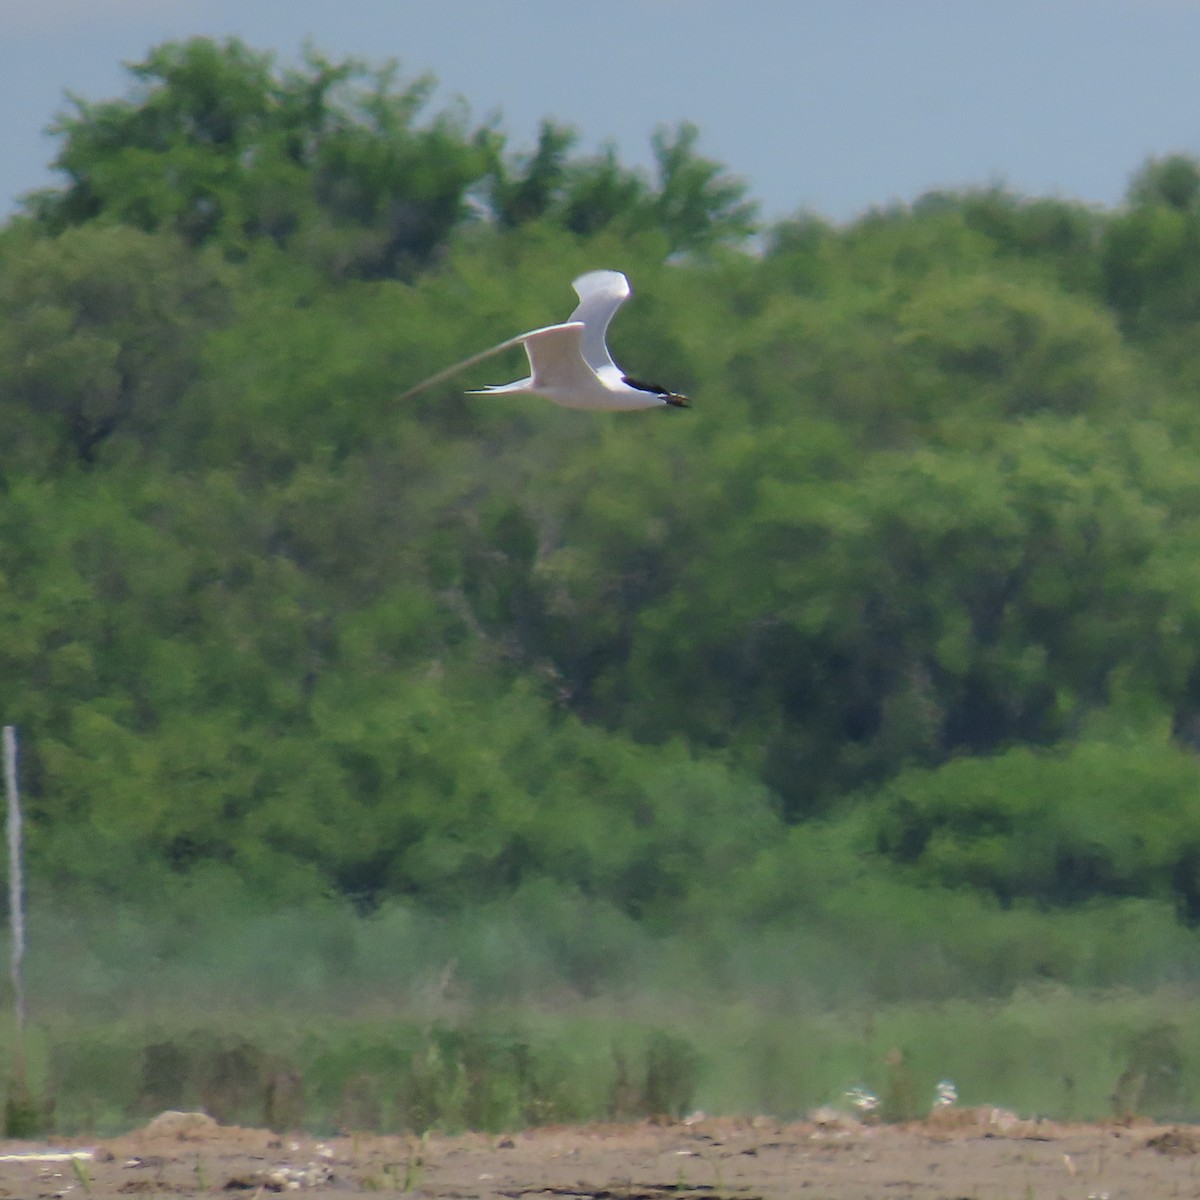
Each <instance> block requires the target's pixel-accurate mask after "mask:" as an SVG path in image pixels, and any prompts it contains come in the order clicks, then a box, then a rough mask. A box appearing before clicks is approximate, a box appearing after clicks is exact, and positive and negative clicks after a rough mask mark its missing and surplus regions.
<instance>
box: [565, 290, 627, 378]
mask: <svg viewBox="0 0 1200 1200" xmlns="http://www.w3.org/2000/svg"><path fill="white" fill-rule="evenodd" d="M571 286H572V287H573V288H574V289H575V292H576V294H577V295H578V296H579V305H578V307H577V308H576V309H575V311H574V312H573V313H572V314H571V315H570V317H569V318H568V320H569V321H582V322H583V343H582V350H583V357H584V359H585V361H586V362H587V364H588V366H589V367H591V368H592V370H593V371H600V370H601V369H602V368H604V367H612V368H613V369H614V370H617V369H618V368H617V365H616V363H614V362H613V360H612V355H610V354H609V352H608V345H607V344H606V342H605V340H604V338H605V335H606V334H607V333H608V324H609V322H610V321H611V320H612V319H613V313H615V312H616V311H617V309H618V308H620V307H621V305H622V304H624V303H625V301H626V300H628V299H629V296H630V294H631V293H630V287H629V280H628V279H626V278H625V276H624V275H622V274H621V272H620V271H589V272H588V273H587V274H586V275H580V276H579V278H578V279H576V280H574V281H573V282H572V284H571Z"/></svg>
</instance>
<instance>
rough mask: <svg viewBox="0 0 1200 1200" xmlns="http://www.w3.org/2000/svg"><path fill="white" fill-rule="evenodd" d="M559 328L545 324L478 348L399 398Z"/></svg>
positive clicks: (423, 380) (429, 386) (413, 393)
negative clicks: (483, 347) (487, 346)
mask: <svg viewBox="0 0 1200 1200" xmlns="http://www.w3.org/2000/svg"><path fill="white" fill-rule="evenodd" d="M559 328H561V326H558V325H547V326H546V327H545V328H544V329H533V330H530V332H529V333H518V334H517V336H516V337H510V338H508V339H507V340H506V341H503V342H500V343H498V344H497V345H495V346H492V347H490V348H489V349H487V350H480V351H479V353H478V354H472V355H471V357H470V358H464V359H463V360H462V362H456V363H455V364H454V365H453V366H452V367H444V368H443V369H442V370H440V371H439V372H438V373H437V374H436V375H430V376H429V378H428V379H422V380H421V382H420V383H418V384H416V385H415V386H414V387H410V388H409V389H408V391H407V392H404V393H402V394H401V396H400V399H401V400H407V399H408V398H409V397H410V396H415V395H416V394H417V393H418V392H423V391H425V389H426V388H431V387H433V386H434V384H438V383H442V382H443V381H444V380H447V379H450V378H451V377H452V376H454V375H457V374H458V373H459V371H465V370H466V369H467V368H468V367H473V366H474V365H475V364H476V363H481V362H483V361H484V360H485V359H488V358H491V357H492V356H493V355H496V354H503V353H504V351H505V350H511V349H512V348H513V347H514V346H520V345H522V344H523V343H524V342H525V340H526V339H527V338H531V337H536V336H537V335H538V334H540V333H545V331H546V329H559Z"/></svg>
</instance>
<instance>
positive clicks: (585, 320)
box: [400, 271, 688, 410]
mask: <svg viewBox="0 0 1200 1200" xmlns="http://www.w3.org/2000/svg"><path fill="white" fill-rule="evenodd" d="M571 286H572V287H573V288H574V289H575V292H576V294H577V295H578V296H579V304H578V306H577V307H576V309H575V311H574V312H573V313H572V314H571V316H570V318H569V319H568V320H566V321H564V322H563V323H562V324H561V325H547V326H545V328H543V329H533V330H530V332H529V333H519V334H518V335H517V336H516V337H513V338H509V339H508V341H506V342H501V343H500V344H499V345H498V346H493V347H492V348H491V349H490V350H482V351H480V352H479V353H478V354H472V355H471V357H470V358H464V359H463V360H462V362H458V363H455V364H454V366H452V367H447V368H446V369H445V370H443V371H439V372H438V373H437V374H436V375H431V376H430V377H429V378H428V379H424V380H422V381H421V382H420V383H418V384H417V386H416V387H413V388H409V389H408V391H407V392H405V393H404V395H403V396H401V397H400V399H401V400H407V399H408V397H409V396H415V395H416V394H417V393H418V392H421V391H424V390H425V389H426V388H428V387H432V386H433V385H434V384H435V383H441V382H442V380H443V379H449V378H450V376H451V375H457V374H458V372H459V371H463V370H465V369H466V368H467V367H473V366H474V365H475V364H476V363H477V362H482V361H483V360H484V359H485V358H491V357H492V355H493V354H500V353H501V352H502V351H504V350H511V349H512V348H513V347H514V346H518V345H521V346H524V347H525V353H526V355H528V357H529V377H528V378H527V379H518V380H517V381H516V382H515V383H505V384H501V385H500V386H498V387H488V388H478V389H475V390H472V391H471V392H468V393H467V394H468V395H471V396H500V395H529V396H543V397H545V398H546V399H547V400H552V401H554V403H555V404H561V405H562V406H563V407H564V408H596V409H608V410H614V409H634V408H658V407H659V406H660V405H663V404H670V405H673V406H674V407H676V408H687V407H688V398H687V397H686V396H681V395H679V393H677V392H670V391H668V390H667V389H666V388H664V387H660V386H659V385H658V384H656V383H646V382H644V381H643V380H640V379H631V378H630V377H629V376H628V375H626V374H625V372H624V371H622V370H621V368H620V367H618V366H617V364H616V363H615V362H613V360H612V355H610V354H609V352H608V346H607V345H606V343H605V340H604V335H605V334H606V333H607V332H608V325H609V322H610V321H611V320H612V319H613V314H614V313H615V312H616V311H617V309H618V308H620V307H621V305H622V304H623V303H624V302H625V301H626V300H627V299H628V298H629V295H630V287H629V280H628V279H626V278H625V276H624V275H622V274H621V272H620V271H589V272H588V273H587V274H586V275H580V276H579V278H578V279H576V280H575V281H574V282H573V283H572V284H571Z"/></svg>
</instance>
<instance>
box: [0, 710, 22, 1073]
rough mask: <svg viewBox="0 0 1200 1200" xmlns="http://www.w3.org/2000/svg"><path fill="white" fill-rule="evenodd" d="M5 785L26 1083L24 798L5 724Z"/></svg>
mask: <svg viewBox="0 0 1200 1200" xmlns="http://www.w3.org/2000/svg"><path fill="white" fill-rule="evenodd" d="M4 789H5V792H6V794H7V796H8V917H9V924H10V926H11V928H12V967H11V974H12V986H13V998H14V1003H15V1009H16V1045H15V1047H14V1057H15V1063H14V1067H15V1072H14V1073H15V1075H16V1079H17V1083H18V1085H19V1086H20V1087H24V1086H25V985H24V982H23V980H22V977H21V962H22V960H23V959H24V957H25V902H24V899H23V897H22V888H21V798H20V795H19V793H18V791H17V729H16V726H15V725H5V726H4Z"/></svg>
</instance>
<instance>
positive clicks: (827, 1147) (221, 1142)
mask: <svg viewBox="0 0 1200 1200" xmlns="http://www.w3.org/2000/svg"><path fill="white" fill-rule="evenodd" d="M78 1145H79V1146H80V1147H83V1146H85V1145H86V1146H87V1148H88V1149H89V1150H91V1151H92V1153H93V1157H92V1158H90V1159H87V1160H81V1161H80V1162H79V1167H78V1169H76V1168H75V1167H74V1166H72V1164H71V1163H69V1162H61V1161H59V1162H51V1161H33V1160H26V1161H13V1160H12V1159H7V1160H4V1159H0V1196H11V1197H22V1198H26V1200H35V1198H40V1197H64V1196H69V1197H71V1200H84V1198H85V1197H87V1198H88V1200H107V1198H109V1197H118V1196H137V1195H144V1196H149V1197H155V1196H195V1195H200V1194H215V1193H223V1194H225V1195H229V1196H238V1195H242V1196H246V1197H250V1198H257V1197H265V1196H267V1195H270V1194H272V1193H275V1192H300V1193H304V1192H313V1193H319V1194H320V1195H321V1196H322V1197H327V1198H329V1200H333V1198H335V1197H341V1196H360V1195H362V1194H363V1193H378V1192H384V1193H392V1194H396V1193H401V1194H407V1195H409V1196H412V1197H415V1198H418V1200H419V1198H421V1197H430V1198H439V1200H440V1198H446V1200H465V1198H468V1197H481V1198H487V1200H492V1198H500V1197H504V1198H506V1200H518V1198H524V1197H532V1198H534V1200H539V1198H545V1200H553V1198H557V1197H562V1198H565V1200H577V1198H578V1200H751V1198H752V1197H762V1198H763V1200H767V1198H771V1200H774V1198H779V1200H783V1198H785V1197H805V1198H811V1200H868V1198H870V1200H878V1198H887V1200H904V1198H907V1197H912V1198H916V1200H1031V1198H1038V1200H1058V1198H1062V1200H1123V1198H1129V1200H1155V1198H1157V1197H1164V1198H1165V1197H1172V1198H1175V1197H1193V1196H1194V1197H1200V1127H1190V1126H1161V1125H1157V1126H1156V1125H1151V1124H1134V1123H1131V1124H1124V1125H1117V1124H1113V1125H1060V1124H1054V1123H1050V1122H1032V1121H1021V1120H1019V1119H1017V1118H1016V1117H1014V1116H1012V1115H1011V1114H1008V1113H1000V1112H997V1110H988V1109H975V1110H959V1109H949V1110H945V1111H943V1112H940V1113H937V1114H934V1116H933V1117H931V1118H930V1119H929V1120H928V1121H923V1122H917V1123H912V1124H908V1125H903V1126H871V1125H863V1124H860V1123H858V1122H855V1121H853V1120H851V1119H849V1118H845V1117H839V1116H837V1115H836V1114H833V1113H826V1114H823V1117H822V1119H820V1120H817V1121H807V1122H800V1123H795V1124H779V1123H777V1122H774V1121H771V1120H765V1119H762V1118H755V1119H752V1120H735V1119H727V1118H721V1119H706V1118H703V1117H696V1118H690V1119H689V1120H688V1121H686V1122H679V1123H672V1122H663V1123H653V1122H646V1123H642V1124H636V1125H603V1126H597V1125H593V1126H587V1127H581V1128H548V1129H535V1130H528V1131H524V1132H519V1133H513V1134H510V1135H505V1136H487V1135H483V1134H466V1135H463V1136H460V1137H443V1136H441V1135H432V1136H428V1137H426V1138H424V1139H419V1138H414V1137H408V1138H405V1137H380V1136H375V1135H367V1134H363V1135H357V1136H348V1137H338V1138H333V1139H329V1140H327V1141H320V1140H318V1139H314V1138H311V1137H307V1136H300V1135H297V1136H287V1135H284V1136H282V1137H281V1136H279V1135H278V1134H273V1133H270V1132H267V1131H265V1130H257V1129H238V1128H225V1127H220V1126H217V1125H216V1124H215V1123H213V1122H211V1121H210V1120H209V1119H208V1118H206V1117H202V1116H200V1115H198V1114H195V1115H191V1116H190V1117H189V1118H181V1117H178V1116H171V1117H170V1118H168V1119H164V1118H158V1119H156V1121H155V1122H152V1123H151V1125H149V1126H147V1127H146V1128H145V1129H143V1130H140V1131H138V1132H135V1133H131V1134H128V1135H126V1136H124V1137H121V1138H117V1139H113V1140H111V1141H106V1142H101V1143H91V1144H88V1143H84V1142H80V1143H78ZM66 1148H69V1147H67V1146H64V1144H63V1143H57V1144H56V1145H55V1146H54V1147H53V1149H55V1150H63V1149H66ZM46 1149H48V1147H45V1146H33V1145H31V1144H29V1143H15V1142H9V1143H0V1155H14V1154H29V1153H32V1152H35V1151H38V1150H43V1151H44V1150H46ZM314 1200H315V1198H314Z"/></svg>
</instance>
